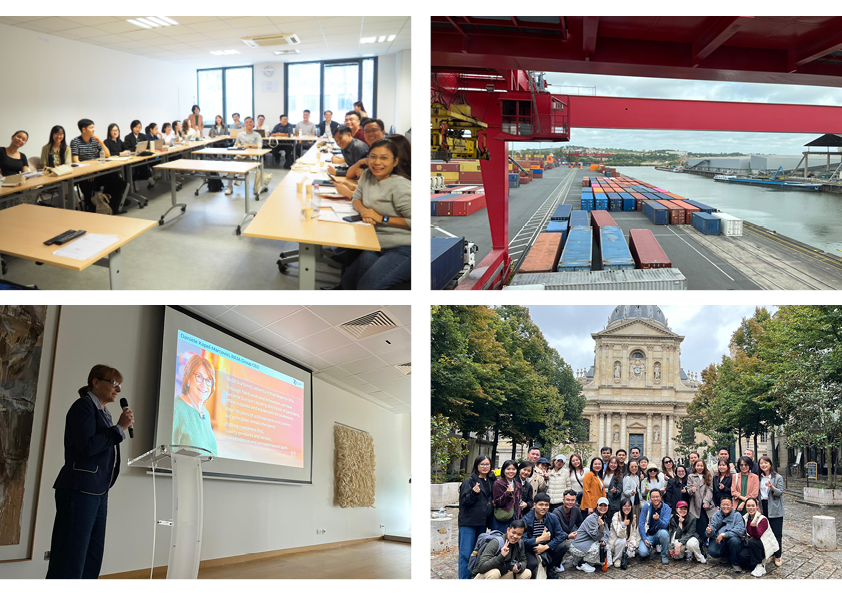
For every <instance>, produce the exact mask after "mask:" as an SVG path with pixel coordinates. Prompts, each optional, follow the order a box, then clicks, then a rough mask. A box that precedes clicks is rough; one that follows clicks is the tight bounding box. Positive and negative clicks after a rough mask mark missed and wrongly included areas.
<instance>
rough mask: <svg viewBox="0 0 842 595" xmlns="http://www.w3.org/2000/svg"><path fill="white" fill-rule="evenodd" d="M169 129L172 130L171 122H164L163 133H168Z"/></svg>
mask: <svg viewBox="0 0 842 595" xmlns="http://www.w3.org/2000/svg"><path fill="white" fill-rule="evenodd" d="M115 126H116V124H115ZM167 128H172V124H170V123H169V122H164V124H163V125H162V126H161V132H164V133H166V131H167ZM109 133H110V131H109Z"/></svg>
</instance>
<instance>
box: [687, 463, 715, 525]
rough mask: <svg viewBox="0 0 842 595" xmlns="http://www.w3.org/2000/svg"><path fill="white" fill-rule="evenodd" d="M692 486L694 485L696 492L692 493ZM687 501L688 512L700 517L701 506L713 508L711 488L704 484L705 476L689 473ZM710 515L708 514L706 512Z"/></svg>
mask: <svg viewBox="0 0 842 595" xmlns="http://www.w3.org/2000/svg"><path fill="white" fill-rule="evenodd" d="M693 486H696V493H695V494H694V493H693ZM687 497H688V498H689V500H687V503H688V504H689V505H690V514H692V515H693V516H694V517H696V518H697V519H698V518H701V516H702V508H704V509H705V510H710V509H711V508H713V488H712V487H711V486H709V485H705V478H704V477H702V476H701V475H699V474H698V473H691V474H690V476H689V477H688V478H687ZM708 516H710V514H708Z"/></svg>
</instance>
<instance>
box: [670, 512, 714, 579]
mask: <svg viewBox="0 0 842 595" xmlns="http://www.w3.org/2000/svg"><path fill="white" fill-rule="evenodd" d="M697 521H698V519H697V518H696V517H695V516H694V515H693V513H692V512H689V509H688V506H687V502H685V501H684V500H681V501H679V502H678V503H677V504H676V509H675V514H674V515H672V518H671V519H670V528H669V534H670V546H669V555H670V558H672V559H673V560H681V559H682V558H685V557H686V558H687V559H688V560H692V559H693V556H695V557H696V560H698V561H699V562H700V563H702V564H706V563H707V560H705V557H704V555H702V552H701V549H700V545H699V539H700V538H699V533H698V530H697V529H696V527H697ZM705 527H707V524H706V525H705Z"/></svg>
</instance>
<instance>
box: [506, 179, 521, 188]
mask: <svg viewBox="0 0 842 595" xmlns="http://www.w3.org/2000/svg"><path fill="white" fill-rule="evenodd" d="M509 188H520V180H518V179H517V178H515V179H514V180H509Z"/></svg>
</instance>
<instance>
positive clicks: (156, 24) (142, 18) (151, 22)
mask: <svg viewBox="0 0 842 595" xmlns="http://www.w3.org/2000/svg"><path fill="white" fill-rule="evenodd" d="M137 20H138V21H140V22H141V23H146V24H147V25H149V26H150V27H160V26H161V25H159V24H158V23H156V22H155V21H150V20H149V19H147V18H145V17H138V18H137Z"/></svg>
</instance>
